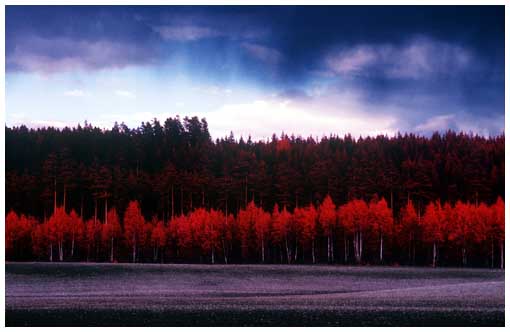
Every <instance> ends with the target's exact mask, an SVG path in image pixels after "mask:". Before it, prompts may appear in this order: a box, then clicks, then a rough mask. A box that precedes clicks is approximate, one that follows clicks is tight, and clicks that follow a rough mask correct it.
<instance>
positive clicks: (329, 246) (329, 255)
mask: <svg viewBox="0 0 510 332" xmlns="http://www.w3.org/2000/svg"><path fill="white" fill-rule="evenodd" d="M330 262H331V238H330V237H329V235H328V264H329V263H330Z"/></svg>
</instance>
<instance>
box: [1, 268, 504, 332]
mask: <svg viewBox="0 0 510 332" xmlns="http://www.w3.org/2000/svg"><path fill="white" fill-rule="evenodd" d="M5 283H6V289H5V292H6V299H5V300H6V324H7V326H48V325H49V326H55V325H64V326H69V325H72V326H112V325H114V326H209V325H212V326H367V325H368V326H374V325H375V326H388V325H389V326H435V325H447V326H503V325H504V287H505V284H504V272H503V271H500V270H484V269H431V268H407V267H403V268H395V267H345V266H284V265H261V266H257V265H229V266H221V265H215V266H212V265H131V264H86V263H62V264H59V263H7V264H6V276H5Z"/></svg>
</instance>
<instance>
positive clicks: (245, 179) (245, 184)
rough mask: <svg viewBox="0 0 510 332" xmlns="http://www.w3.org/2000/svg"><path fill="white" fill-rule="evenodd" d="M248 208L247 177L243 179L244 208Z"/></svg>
mask: <svg viewBox="0 0 510 332" xmlns="http://www.w3.org/2000/svg"><path fill="white" fill-rule="evenodd" d="M247 206H248V177H247V176H245V177H244V208H246V207H247Z"/></svg>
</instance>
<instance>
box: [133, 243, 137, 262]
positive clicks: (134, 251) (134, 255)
mask: <svg viewBox="0 0 510 332" xmlns="http://www.w3.org/2000/svg"><path fill="white" fill-rule="evenodd" d="M133 263H136V243H135V242H134V238H133Z"/></svg>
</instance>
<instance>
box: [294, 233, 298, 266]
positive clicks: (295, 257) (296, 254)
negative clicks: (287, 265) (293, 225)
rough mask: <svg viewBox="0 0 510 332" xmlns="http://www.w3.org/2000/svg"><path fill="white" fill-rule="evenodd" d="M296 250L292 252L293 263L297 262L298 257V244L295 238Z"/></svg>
mask: <svg viewBox="0 0 510 332" xmlns="http://www.w3.org/2000/svg"><path fill="white" fill-rule="evenodd" d="M295 243H296V250H295V251H294V263H295V262H297V256H298V250H297V249H298V242H297V237H296V241H295Z"/></svg>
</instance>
